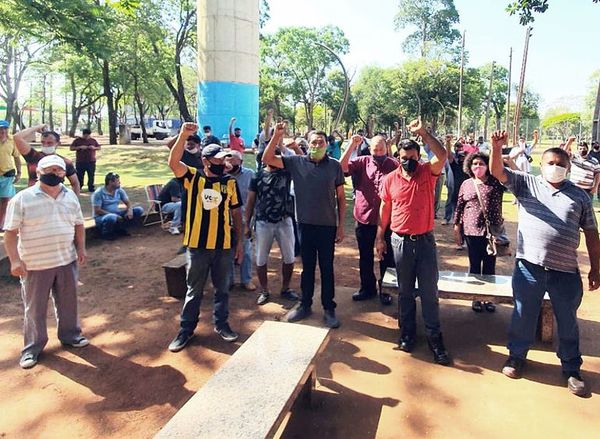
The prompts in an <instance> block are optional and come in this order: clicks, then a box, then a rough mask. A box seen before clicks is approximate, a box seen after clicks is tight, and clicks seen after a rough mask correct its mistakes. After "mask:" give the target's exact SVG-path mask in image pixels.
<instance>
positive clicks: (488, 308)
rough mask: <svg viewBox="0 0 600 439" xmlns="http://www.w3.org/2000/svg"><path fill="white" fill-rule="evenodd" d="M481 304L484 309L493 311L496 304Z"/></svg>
mask: <svg viewBox="0 0 600 439" xmlns="http://www.w3.org/2000/svg"><path fill="white" fill-rule="evenodd" d="M483 306H484V307H485V310H486V311H487V312H495V311H496V305H495V304H494V302H485V303H484V304H483Z"/></svg>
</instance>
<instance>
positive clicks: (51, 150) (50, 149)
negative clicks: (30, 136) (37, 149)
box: [42, 146, 56, 154]
mask: <svg viewBox="0 0 600 439" xmlns="http://www.w3.org/2000/svg"><path fill="white" fill-rule="evenodd" d="M42 152H43V153H44V154H54V153H55V152H56V146H42Z"/></svg>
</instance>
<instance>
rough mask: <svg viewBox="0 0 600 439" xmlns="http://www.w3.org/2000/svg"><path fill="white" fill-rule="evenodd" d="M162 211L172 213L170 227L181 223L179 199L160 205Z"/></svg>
mask: <svg viewBox="0 0 600 439" xmlns="http://www.w3.org/2000/svg"><path fill="white" fill-rule="evenodd" d="M161 210H162V213H166V214H170V213H172V214H173V221H171V227H179V226H180V225H181V201H175V202H171V203H165V204H163V206H162V207H161Z"/></svg>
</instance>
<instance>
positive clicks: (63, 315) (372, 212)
mask: <svg viewBox="0 0 600 439" xmlns="http://www.w3.org/2000/svg"><path fill="white" fill-rule="evenodd" d="M234 124H235V118H232V119H231V121H230V124H229V135H230V136H229V145H228V146H229V147H228V148H224V147H223V146H222V145H221V142H220V141H219V139H218V138H217V137H215V136H213V135H212V130H211V128H210V126H204V127H202V129H201V133H198V131H199V127H198V126H197V125H196V124H195V123H189V122H186V123H184V124H183V126H182V128H181V130H180V132H179V134H178V135H177V136H176V137H174V138H172V139H170V140H169V142H168V144H167V146H168V147H169V149H170V153H169V159H168V165H169V168H170V169H171V170H172V172H173V178H172V179H170V180H169V181H168V183H167V184H165V186H164V188H163V190H162V192H161V193H160V195H159V200H160V203H161V208H162V210H163V212H164V213H168V214H171V215H172V220H171V223H170V228H169V231H170V233H172V234H174V235H179V234H181V233H182V234H183V248H184V250H185V252H186V258H187V286H188V291H187V294H186V298H185V301H184V304H183V307H182V310H181V315H180V328H179V331H178V333H177V335H176V337H175V338H174V339H173V341H172V342H171V343H170V345H169V347H168V349H169V350H170V351H172V352H178V351H180V350H182V349H183V348H185V347H186V345H187V344H188V343H189V341H190V340H191V339H192V337H193V335H194V330H195V328H196V326H197V325H198V322H199V312H200V305H201V302H202V298H203V294H204V290H205V284H206V281H207V279H208V276H209V275H210V277H211V281H212V285H213V287H214V290H215V292H214V307H213V324H214V330H215V332H216V333H217V334H218V335H219V336H221V337H222V338H223V339H224V340H226V341H235V340H237V338H238V334H237V333H236V332H235V331H234V330H233V329H232V328H231V327H230V325H229V322H228V317H229V291H230V289H231V287H232V285H233V284H234V283H235V278H236V277H237V276H238V275H239V280H240V282H239V284H240V285H241V286H242V287H243V288H244V289H246V290H248V291H255V290H256V285H255V284H254V283H253V279H252V272H253V269H255V270H256V274H257V278H258V283H259V291H258V293H257V296H256V303H257V304H258V305H259V306H260V305H264V304H265V303H267V302H268V301H269V300H271V298H272V292H271V290H270V287H269V282H268V278H267V265H268V261H269V256H270V254H271V250H272V246H273V243H274V241H277V244H278V246H279V249H280V254H281V290H280V293H279V294H280V297H281V298H283V299H285V300H287V301H290V302H298V303H297V305H296V306H295V307H293V308H292V309H291V310H290V311H289V313H288V314H287V317H286V320H287V321H288V322H297V321H301V320H303V319H305V318H307V317H308V316H310V315H311V314H312V312H313V301H314V300H313V299H314V292H315V274H316V268H317V264H318V266H319V271H320V277H321V285H320V287H321V288H320V296H321V297H320V299H321V306H322V308H323V322H324V324H325V325H326V326H327V327H329V328H338V327H339V326H340V324H341V322H340V320H339V319H338V317H337V315H336V311H335V310H336V306H337V305H336V302H335V269H334V256H335V252H336V250H335V249H336V244H339V243H341V242H342V241H343V240H344V237H345V233H346V231H345V212H346V196H345V180H346V177H350V178H351V181H352V188H353V199H354V208H353V217H354V220H355V230H354V233H355V236H356V241H357V246H358V252H359V261H358V268H359V279H360V284H359V288H358V290H357V291H356V292H355V293H354V294H353V296H352V299H353V300H354V301H363V300H370V299H373V298H377V297H378V298H379V301H380V302H381V304H383V305H390V304H391V303H392V301H393V300H392V297H391V296H390V295H389V294H387V293H385V292H384V291H383V289H382V287H381V283H382V280H383V276H384V273H385V272H386V270H387V269H388V268H389V267H393V268H395V270H396V274H397V282H398V315H399V322H400V323H401V324H400V334H399V339H398V345H399V349H400V350H401V351H404V352H411V351H412V350H413V349H414V347H415V345H416V343H417V340H418V338H417V319H416V295H417V285H418V296H419V297H420V302H421V312H422V316H423V322H424V326H425V328H424V329H425V334H426V338H427V342H428V346H429V348H430V350H431V352H432V354H433V360H434V362H435V363H438V364H441V365H449V364H451V357H450V355H449V353H448V350H447V349H446V346H445V343H444V340H443V335H442V330H441V324H440V317H439V313H440V309H439V301H438V287H437V282H438V255H437V249H436V240H435V235H434V220H435V219H436V218H437V215H438V212H439V211H441V210H443V214H442V215H443V221H442V222H441V224H443V225H448V224H452V225H453V228H454V236H455V238H456V244H457V249H463V248H464V244H466V248H467V253H468V259H469V268H468V271H469V273H472V274H477V275H493V274H495V265H496V255H495V254H494V252H492V251H490V249H489V238H490V236H489V234H490V228H491V227H492V226H494V227H501V226H502V225H503V222H504V219H503V216H502V200H503V194H504V192H506V191H510V192H512V193H513V194H514V196H515V199H516V202H517V204H518V209H519V210H518V229H519V230H518V234H517V241H516V263H515V268H514V272H513V276H512V286H513V295H514V301H515V306H514V309H513V315H512V319H511V324H510V330H509V340H508V349H509V357H508V359H507V361H506V363H505V364H504V366H503V369H502V372H503V373H504V374H505V375H507V376H508V377H511V378H518V377H520V376H521V374H522V369H523V366H524V365H525V359H526V356H527V352H528V350H529V348H530V347H531V345H532V343H533V341H534V335H535V327H536V322H537V318H538V315H539V312H540V308H541V304H542V299H543V297H544V294H545V293H548V295H549V297H550V300H551V301H552V305H553V309H554V313H555V316H556V319H557V323H558V334H559V349H558V357H559V358H560V360H561V363H562V368H563V372H564V374H565V376H566V378H567V382H568V387H569V389H570V390H571V391H572V392H573V393H575V394H578V395H582V394H584V392H586V386H585V382H584V380H583V378H582V377H581V375H580V367H581V363H582V361H581V353H580V351H579V334H578V329H577V318H576V312H577V308H578V307H579V305H580V303H581V297H582V294H583V284H582V281H581V277H580V273H579V268H578V264H577V247H578V246H579V232H580V229H581V230H583V233H584V236H585V240H586V245H587V250H588V253H589V257H590V265H591V271H590V273H589V289H590V290H593V289H596V288H598V286H600V272H599V269H600V266H599V265H600V245H599V240H598V231H597V224H596V219H595V215H594V210H593V204H592V199H593V196H594V194H596V193H598V188H599V186H600V163H599V161H598V160H599V159H600V147H599V146H598V145H597V144H596V143H594V144H592V150H591V151H590V150H589V148H588V145H587V144H586V143H584V142H581V143H579V145H578V150H577V152H573V151H572V145H573V143H574V142H575V138H574V137H572V138H569V139H568V140H567V141H566V142H565V143H564V144H561V146H560V147H556V148H550V149H547V150H545V151H544V152H543V153H542V155H541V163H540V165H541V175H539V176H534V175H532V174H531V161H532V159H531V154H532V151H533V150H534V149H535V148H536V147H537V145H538V144H539V135H538V133H537V132H534V135H533V143H532V144H531V145H530V144H527V143H526V142H525V138H521V139H520V140H519V142H518V144H517V145H515V146H514V147H513V148H509V147H508V145H509V141H508V136H507V134H506V133H505V132H495V133H493V135H492V137H491V143H487V142H486V141H485V139H483V137H480V138H479V139H478V140H477V141H475V140H474V138H473V137H470V138H462V137H461V138H458V139H456V138H454V137H453V136H452V135H447V136H446V137H445V138H438V137H436V136H435V135H433V134H432V132H431V130H429V129H427V127H426V126H425V124H423V123H422V122H421V120H420V119H417V120H414V121H413V122H411V123H410V124H409V125H408V126H407V127H406V131H405V130H404V129H400V127H399V126H398V124H396V125H395V131H394V133H393V135H392V136H388V135H387V134H386V133H378V134H376V135H374V136H369V135H365V133H364V132H363V131H362V130H359V131H358V132H357V133H356V134H354V135H351V136H350V138H349V139H347V140H346V139H344V137H343V136H342V135H341V134H340V133H339V132H337V131H334V132H333V133H331V134H330V135H328V134H327V133H326V132H324V131H319V130H314V129H313V130H310V131H308V132H307V133H306V134H305V135H304V136H301V135H299V134H296V135H294V136H289V135H288V126H287V122H286V121H283V120H281V119H278V120H274V113H273V111H272V110H269V111H268V112H267V116H266V120H265V122H264V125H263V129H262V130H261V132H260V133H259V135H257V137H256V139H254V142H253V144H254V148H253V151H254V153H255V156H252V157H253V159H252V160H254V159H255V160H256V164H257V170H256V172H254V171H252V170H251V169H249V168H248V167H246V166H244V155H245V154H244V153H245V152H248V151H250V150H251V149H250V148H248V146H247V145H246V144H245V142H244V139H243V138H242V137H241V130H239V128H234ZM7 128H8V126H7V124H6V123H4V122H2V121H0V152H1V154H0V171H1V172H2V173H3V176H2V177H0V178H1V179H0V201H1V202H0V215H2V214H3V213H4V212H3V210H4V208H3V206H6V205H7V208H6V219H5V220H4V229H5V246H6V249H7V254H8V256H9V258H10V261H11V271H12V273H13V274H14V275H16V276H21V277H22V279H23V282H22V285H23V298H24V302H25V347H24V349H23V352H22V357H21V361H20V364H21V366H22V367H24V368H29V367H33V366H34V365H35V364H36V363H37V359H38V356H39V354H40V352H41V351H42V349H43V347H44V345H45V344H46V342H47V334H46V327H45V309H46V306H47V301H48V295H49V293H50V289H51V288H52V291H53V295H54V297H55V299H56V298H58V301H57V317H58V320H59V331H58V336H59V339H60V340H61V342H62V343H64V344H67V345H71V346H75V347H82V346H85V345H86V344H87V343H88V341H87V339H85V337H83V335H82V334H81V329H80V328H79V324H78V319H77V305H76V285H77V282H76V279H77V267H78V266H79V265H81V264H83V263H84V262H85V258H86V255H85V238H84V236H85V234H84V233H83V216H82V214H81V208H80V206H79V202H78V201H77V197H76V195H78V194H79V192H80V187H82V186H83V183H84V181H83V179H84V176H85V174H86V173H87V177H88V184H87V186H88V190H89V191H90V192H93V195H92V197H91V199H92V206H93V214H94V218H95V221H96V225H97V227H98V228H99V230H100V233H101V236H102V237H103V238H106V239H114V238H115V237H116V236H118V235H119V234H126V225H127V224H128V222H129V221H131V220H134V219H135V218H138V217H140V216H141V215H142V214H143V209H141V208H139V207H133V206H132V204H131V203H130V201H129V198H128V197H127V194H126V192H125V190H124V189H123V188H121V185H120V177H119V175H118V174H116V173H114V172H111V173H109V174H107V175H106V176H105V184H104V186H102V187H100V188H98V189H96V188H95V186H94V171H95V160H96V157H95V152H96V151H97V150H98V149H99V148H100V146H99V145H98V144H97V142H96V141H95V140H94V139H91V137H90V134H91V133H89V132H87V131H85V132H83V133H82V137H81V138H78V139H76V140H75V141H74V142H73V144H72V145H71V150H73V151H76V154H77V158H76V162H75V165H73V163H72V162H71V161H70V160H68V159H65V158H64V157H61V156H60V155H58V154H57V153H56V148H57V146H58V145H59V143H60V137H59V136H58V135H57V134H56V133H53V132H47V131H45V130H44V129H43V127H32V128H30V129H26V130H23V131H21V132H20V133H18V134H16V135H15V136H14V138H13V139H12V140H14V142H11V141H10V139H9V138H8V137H7V133H6V131H7ZM369 131H370V130H369ZM35 132H41V139H42V148H41V151H37V150H36V149H34V148H32V147H31V146H30V143H28V141H27V140H26V139H28V138H30V136H31V135H32V134H34V133H35ZM403 133H407V134H408V136H407V137H405V138H402V137H403V136H402V134H403ZM202 134H203V135H202ZM11 145H12V148H11ZM422 151H423V152H424V153H425V154H422ZM20 156H22V157H23V158H24V159H25V162H26V163H27V169H28V173H29V181H30V186H31V187H30V188H28V189H25V190H23V191H21V192H19V193H17V194H16V195H15V194H14V186H13V184H14V182H16V181H17V180H18V179H19V177H20V168H21V165H20ZM254 157H255V158H254ZM569 171H570V173H571V180H567V174H568V173H569ZM65 177H66V178H68V179H69V181H70V182H71V185H72V190H69V189H67V188H66V187H65V186H64V185H63V184H62V182H63V181H64V178H65ZM444 184H445V185H446V187H447V194H448V196H447V200H446V204H445V206H444V207H443V208H442V206H441V203H440V198H441V192H442V187H443V185H444ZM11 188H12V190H11ZM11 197H12V199H11ZM8 199H10V201H8ZM4 200H6V201H4ZM121 205H125V209H122V208H121V207H120V206H121ZM40 209H43V210H40ZM42 211H43V215H44V217H45V218H46V219H47V221H48V222H49V223H51V224H52V227H51V228H50V229H47V228H46V225H45V224H42V223H41V222H40V215H41V213H40V212H42ZM0 219H1V217H0ZM42 235H43V238H40V236H42ZM55 254H59V255H60V257H58V258H57V257H55V256H54V255H55ZM298 256H299V257H300V260H301V262H302V272H301V277H300V291H299V292H296V291H294V290H293V289H291V287H290V285H291V282H292V277H293V273H294V266H295V263H296V257H298ZM376 259H377V260H378V262H379V270H378V273H377V275H376V274H375V271H374V265H375V262H376ZM472 308H473V310H474V311H476V312H483V311H487V312H494V310H495V305H494V304H493V303H491V302H484V303H481V302H477V301H475V302H473V304H472Z"/></svg>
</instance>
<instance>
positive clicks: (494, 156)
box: [490, 131, 508, 183]
mask: <svg viewBox="0 0 600 439" xmlns="http://www.w3.org/2000/svg"><path fill="white" fill-rule="evenodd" d="M507 142H508V134H507V133H506V131H495V132H494V133H492V149H490V172H491V173H492V175H493V176H494V177H496V178H497V179H498V181H499V182H500V183H506V182H507V181H508V176H507V175H506V171H505V169H504V161H503V160H502V147H503V146H504V145H506V144H507Z"/></svg>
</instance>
